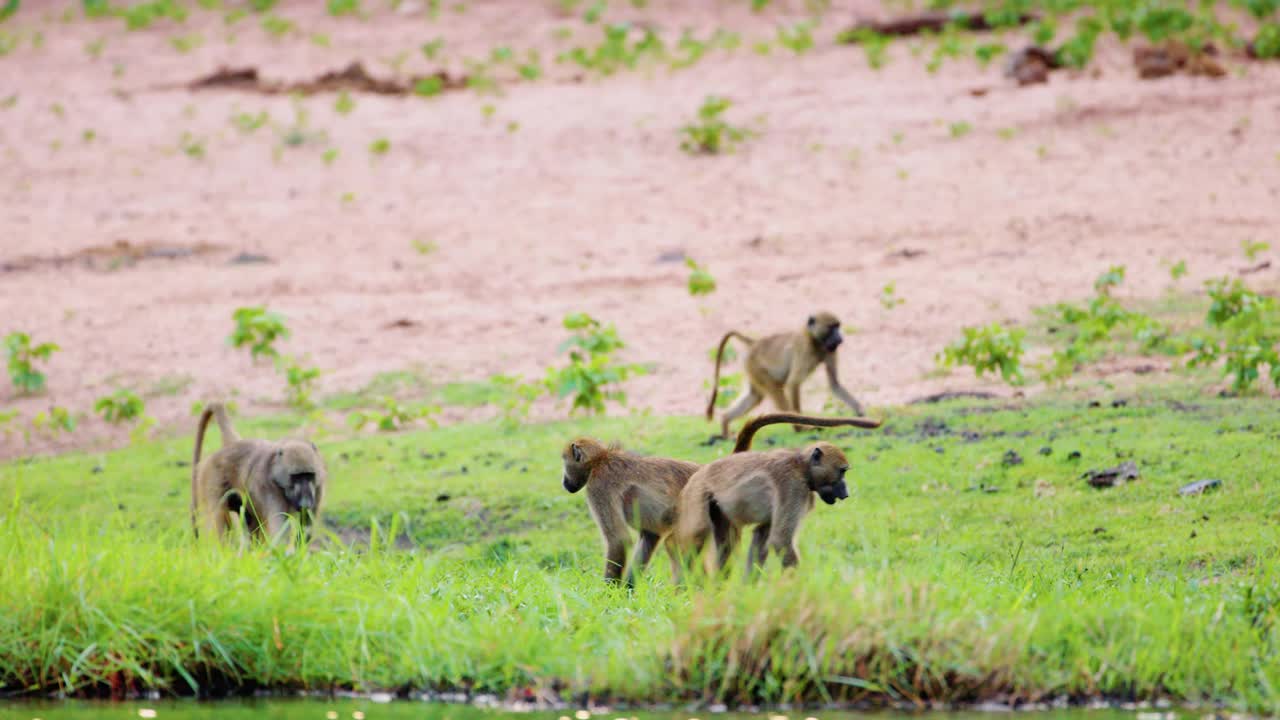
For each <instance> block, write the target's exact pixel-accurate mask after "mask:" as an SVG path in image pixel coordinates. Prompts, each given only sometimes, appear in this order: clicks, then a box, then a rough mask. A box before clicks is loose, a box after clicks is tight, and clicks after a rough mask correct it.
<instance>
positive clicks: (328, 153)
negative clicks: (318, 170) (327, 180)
mask: <svg viewBox="0 0 1280 720" xmlns="http://www.w3.org/2000/svg"><path fill="white" fill-rule="evenodd" d="M320 159H321V160H323V161H324V164H325V165H332V164H333V163H334V161H335V160H337V159H338V148H329V149H328V150H325V151H324V154H322V155H321V156H320Z"/></svg>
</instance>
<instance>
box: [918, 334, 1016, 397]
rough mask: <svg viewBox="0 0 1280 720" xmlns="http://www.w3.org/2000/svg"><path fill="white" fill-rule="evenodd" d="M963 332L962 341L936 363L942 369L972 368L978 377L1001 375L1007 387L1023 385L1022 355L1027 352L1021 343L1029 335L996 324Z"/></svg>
mask: <svg viewBox="0 0 1280 720" xmlns="http://www.w3.org/2000/svg"><path fill="white" fill-rule="evenodd" d="M962 332H963V333H964V336H963V337H962V338H960V339H959V340H957V341H955V342H953V343H951V344H950V345H948V346H947V347H946V348H944V349H943V351H942V352H941V353H940V354H939V355H938V357H937V360H938V362H939V364H940V365H942V367H944V368H951V367H954V366H956V365H970V366H972V367H973V374H974V375H975V376H977V377H982V376H983V375H985V374H987V373H989V372H998V373H1000V377H1001V379H1003V380H1004V381H1005V382H1006V383H1009V384H1010V385H1021V384H1022V382H1023V375H1022V354H1023V352H1024V351H1025V348H1024V347H1023V344H1022V339H1023V337H1024V336H1025V335H1026V331H1024V330H1022V329H1021V328H1005V327H1004V326H1002V325H1001V324H1000V323H998V322H993V323H991V324H990V325H986V326H983V327H967V328H964V329H963V331H962Z"/></svg>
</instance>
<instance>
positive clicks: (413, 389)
mask: <svg viewBox="0 0 1280 720" xmlns="http://www.w3.org/2000/svg"><path fill="white" fill-rule="evenodd" d="M501 394H502V389H501V388H499V387H497V386H495V385H494V384H493V383H488V382H448V383H434V382H432V381H431V380H429V379H428V378H427V375H426V374H425V373H422V372H419V371H417V370H397V371H390V372H383V373H378V375H376V376H375V377H374V378H373V379H372V380H370V381H369V383H368V384H367V385H365V386H364V387H363V388H360V389H359V390H356V391H353V392H345V393H337V394H335V395H332V396H330V397H328V398H326V399H325V400H324V401H323V402H322V403H321V404H322V405H323V406H324V407H325V408H326V409H329V410H339V411H346V410H355V409H359V408H372V407H377V406H378V401H379V400H380V399H381V398H383V397H393V398H397V399H400V400H413V401H421V402H428V403H436V404H440V405H451V406H455V407H481V406H483V405H487V404H490V403H493V402H496V401H497V400H498V399H499V398H500V396H501Z"/></svg>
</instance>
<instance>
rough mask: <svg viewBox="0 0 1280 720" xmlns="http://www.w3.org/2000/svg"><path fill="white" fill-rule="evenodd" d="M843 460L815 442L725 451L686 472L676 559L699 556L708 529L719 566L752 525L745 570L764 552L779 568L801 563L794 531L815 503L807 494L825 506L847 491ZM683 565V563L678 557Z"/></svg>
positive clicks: (761, 559)
mask: <svg viewBox="0 0 1280 720" xmlns="http://www.w3.org/2000/svg"><path fill="white" fill-rule="evenodd" d="M848 469H849V461H848V459H847V458H846V457H845V454H844V453H843V452H841V451H840V449H839V448H837V447H836V446H834V445H832V444H831V443H827V442H817V443H813V444H811V445H808V446H806V447H805V448H804V449H802V450H772V451H769V452H746V453H740V454H734V455H729V456H728V457H724V458H720V459H719V460H715V461H714V462H711V463H708V464H706V465H704V466H702V467H701V468H699V469H698V471H697V472H695V473H694V474H693V475H691V476H690V477H689V480H688V482H687V483H686V484H685V488H684V490H683V491H681V493H680V499H679V502H678V504H677V516H678V517H679V521H678V525H677V528H676V531H675V533H674V538H673V542H674V544H675V545H676V549H677V553H678V554H679V555H681V556H682V557H681V560H682V561H692V560H694V559H696V558H698V557H699V556H700V555H701V553H702V549H703V546H704V545H705V544H706V540H707V538H708V536H711V535H713V534H714V541H715V546H716V566H717V567H718V568H719V569H721V570H723V569H724V567H725V565H726V563H727V562H728V559H729V555H730V554H732V552H733V550H734V548H735V547H736V545H737V542H738V540H739V538H740V537H741V534H742V529H743V528H744V527H746V526H748V525H755V526H756V527H755V531H754V533H753V535H752V540H751V550H750V552H749V553H748V556H747V571H748V572H751V571H752V570H753V569H754V568H755V567H756V566H759V565H762V564H764V561H765V559H766V558H767V557H768V554H769V551H770V550H774V551H776V552H778V553H779V554H780V555H781V556H782V566H783V567H793V566H795V565H796V564H798V563H799V561H800V556H799V553H798V552H797V551H796V547H795V535H796V532H797V531H798V530H799V529H800V523H801V521H802V520H804V517H805V515H807V514H808V513H809V511H810V510H812V509H813V494H814V493H817V494H818V496H819V497H821V498H822V499H823V501H824V502H826V503H827V504H828V505H833V504H835V503H836V501H838V500H843V499H845V498H847V497H849V490H848V488H847V486H846V485H845V482H844V474H845V471H846V470H848ZM682 565H683V562H682Z"/></svg>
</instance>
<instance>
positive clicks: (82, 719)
mask: <svg viewBox="0 0 1280 720" xmlns="http://www.w3.org/2000/svg"><path fill="white" fill-rule="evenodd" d="M702 715H706V714H705V713H700V714H698V715H692V714H690V713H687V712H682V713H673V712H643V711H628V710H622V711H616V712H611V713H597V714H595V715H594V716H586V715H585V713H576V714H575V712H574V711H564V712H536V713H512V712H502V711H498V710H484V709H480V708H476V707H472V706H469V705H446V704H441V703H426V702H417V701H411V700H404V701H396V702H390V703H377V702H373V701H371V700H332V701H330V700H276V699H272V700H257V701H245V702H241V701H217V702H203V703H202V702H196V701H194V700H177V701H165V702H140V703H95V702H61V703H9V704H0V718H3V719H4V720H139V719H141V720H148V719H149V718H154V719H155V720H250V718H252V719H253V720H410V719H412V720H504V719H505V720H561V719H562V718H563V719H567V720H691V718H694V717H701V716H702ZM894 715H900V716H901V717H902V718H908V717H910V718H916V719H917V720H919V718H921V716H920V715H909V714H906V713H892V712H878V713H848V712H823V711H813V710H810V711H792V712H786V713H776V712H774V713H758V714H737V713H716V714H713V715H712V717H714V718H715V720H783V719H784V718H785V720H814V719H816V720H892V716H894ZM1016 717H1017V718H1026V720H1145V719H1146V718H1147V717H1149V718H1150V720H1165V718H1168V717H1175V716H1173V715H1166V714H1164V713H1133V712H1125V711H1120V710H1082V709H1071V710H1045V711H1042V712H1033V713H1020V714H1018V715H1017V716H1016ZM928 718H929V719H930V720H932V719H933V718H937V720H994V719H995V718H1001V719H1002V720H1010V714H1009V713H1001V712H992V713H979V712H963V713H934V714H928ZM704 720H705V718H704Z"/></svg>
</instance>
